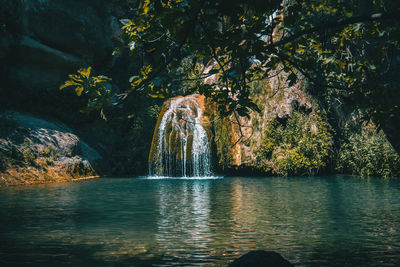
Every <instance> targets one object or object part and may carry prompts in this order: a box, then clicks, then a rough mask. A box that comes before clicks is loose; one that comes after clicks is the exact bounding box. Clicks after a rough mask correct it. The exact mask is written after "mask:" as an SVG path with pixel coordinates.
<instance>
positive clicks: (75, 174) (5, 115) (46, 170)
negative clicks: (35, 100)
mask: <svg viewBox="0 0 400 267" xmlns="http://www.w3.org/2000/svg"><path fill="white" fill-rule="evenodd" d="M101 160H102V157H101V155H100V154H99V153H98V152H97V151H96V150H94V149H93V148H91V147H90V146H89V145H88V144H86V143H85V142H84V141H82V140H81V139H80V138H79V137H78V136H77V135H76V134H75V133H74V132H73V131H72V130H71V129H69V128H68V127H67V126H65V125H64V124H62V123H60V122H54V121H49V120H46V119H43V118H39V117H35V116H32V115H28V114H23V113H19V112H14V111H4V112H2V113H0V185H1V184H3V185H4V184H5V185H14V184H26V183H28V184H29V183H43V182H54V181H69V180H72V179H76V178H82V177H87V176H95V175H97V172H96V169H97V165H98V164H99V163H100V161H101Z"/></svg>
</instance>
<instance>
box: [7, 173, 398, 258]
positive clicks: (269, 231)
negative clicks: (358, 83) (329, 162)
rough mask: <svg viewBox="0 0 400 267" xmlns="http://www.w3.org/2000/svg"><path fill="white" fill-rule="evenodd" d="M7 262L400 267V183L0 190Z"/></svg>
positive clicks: (244, 181)
mask: <svg viewBox="0 0 400 267" xmlns="http://www.w3.org/2000/svg"><path fill="white" fill-rule="evenodd" d="M0 203H1V209H0V240H1V241H2V242H1V243H0V265H12V264H34V265H43V264H51V265H55V264H67V263H68V264H78V265H93V264H95V265H110V264H122V265H124V264H127V265H134V266H141V265H142V266H149V265H154V266H165V265H176V264H178V265H179V264H181V265H184V266H188V265H191V266H204V265H224V264H226V263H227V262H229V261H231V260H232V259H234V258H236V257H238V256H239V255H241V254H244V253H246V252H248V251H250V250H255V249H266V250H275V251H277V252H279V253H280V254H282V255H283V256H284V257H285V258H287V259H288V260H290V261H291V262H293V263H294V264H296V265H307V266H310V265H311V266H313V265H316V266H320V265H323V266H327V265H328V266H329V265H330V266H354V265H361V266H396V265H399V264H400V181H396V180H378V179H370V180H361V179H358V178H351V177H323V178H316V177H314V178H246V177H242V178H223V179H176V178H175V179H152V180H149V179H118V178H112V179H111V178H110V179H98V180H92V181H86V182H81V183H76V184H58V185H39V186H31V187H16V188H2V189H0Z"/></svg>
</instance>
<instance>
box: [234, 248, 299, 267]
mask: <svg viewBox="0 0 400 267" xmlns="http://www.w3.org/2000/svg"><path fill="white" fill-rule="evenodd" d="M248 266H251V267H293V266H294V265H293V264H291V263H290V262H288V261H287V260H285V259H284V258H283V257H282V256H281V255H279V254H278V253H276V252H274V251H264V250H255V251H250V252H249V253H247V254H245V255H243V256H241V257H240V258H238V259H236V260H234V261H233V262H232V263H230V264H229V265H228V267H248Z"/></svg>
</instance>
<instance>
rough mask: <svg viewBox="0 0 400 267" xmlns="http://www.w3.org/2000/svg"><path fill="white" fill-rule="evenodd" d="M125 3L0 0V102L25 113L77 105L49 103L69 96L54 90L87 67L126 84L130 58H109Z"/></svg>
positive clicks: (131, 66)
mask: <svg viewBox="0 0 400 267" xmlns="http://www.w3.org/2000/svg"><path fill="white" fill-rule="evenodd" d="M127 1H128V0H121V1H118V4H116V3H114V1H106V0H69V1H63V0H51V1H50V0H30V1H24V0H0V79H1V81H2V82H1V85H0V104H1V105H2V106H3V107H7V108H9V109H15V108H18V109H22V110H24V111H28V112H29V111H31V110H34V111H35V112H48V110H49V109H51V111H53V110H55V109H58V110H60V109H61V107H62V108H63V109H64V110H63V111H65V110H73V109H74V108H75V109H79V107H78V108H76V106H77V105H78V104H79V103H73V102H74V101H75V102H79V100H77V99H71V98H70V99H68V103H69V104H70V105H69V106H67V105H63V104H62V103H60V106H59V107H55V108H54V107H52V105H53V104H54V102H55V101H60V99H62V98H63V97H64V100H65V99H66V98H65V96H66V95H67V96H70V95H69V94H68V93H64V92H60V90H58V88H59V86H60V85H61V84H62V82H63V81H65V80H66V79H67V78H68V74H71V73H75V72H76V70H77V69H79V68H82V67H87V66H92V67H93V69H94V70H95V71H96V73H98V74H105V75H108V76H112V77H113V78H114V79H113V86H114V87H115V88H119V87H120V86H126V85H128V77H129V75H130V74H131V73H130V70H131V69H132V68H135V66H134V62H126V60H125V58H124V57H126V55H124V54H121V55H119V56H114V57H113V56H112V52H113V49H114V47H115V45H116V44H120V42H121V39H120V37H119V34H120V33H121V25H120V22H119V19H120V18H124V17H125V16H126V11H127V10H129V9H128V8H126V7H125V6H124V3H125V2H127ZM128 2H129V1H128ZM122 68H123V70H124V71H120V70H121V69H122ZM120 73H124V75H123V74H120ZM70 94H71V95H73V93H72V92H71V93H70ZM6 99H7V100H9V101H5V100H6ZM60 102H61V101H60ZM21 103H29V108H28V107H27V105H21ZM37 103H41V104H42V105H38V106H35V105H36V104H37ZM74 105H75V106H74ZM43 106H44V107H43ZM71 106H72V107H71ZM44 109H47V110H45V111H43V110H44ZM63 111H60V114H61V115H62V113H63ZM63 120H68V118H67V117H66V118H63Z"/></svg>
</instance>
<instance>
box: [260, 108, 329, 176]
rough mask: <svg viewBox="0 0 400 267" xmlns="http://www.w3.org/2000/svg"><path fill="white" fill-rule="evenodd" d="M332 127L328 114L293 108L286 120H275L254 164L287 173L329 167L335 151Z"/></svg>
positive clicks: (266, 170) (298, 172) (301, 172)
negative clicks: (307, 112)
mask: <svg viewBox="0 0 400 267" xmlns="http://www.w3.org/2000/svg"><path fill="white" fill-rule="evenodd" d="M331 132H332V130H331V127H330V125H329V124H328V123H327V121H326V114H325V112H322V111H317V112H315V113H312V114H310V115H307V114H305V113H303V112H300V111H293V113H292V115H291V116H290V117H288V118H287V120H286V121H280V120H278V119H275V120H272V121H271V122H270V123H269V124H268V126H267V128H266V130H265V132H264V138H263V140H262V143H261V146H260V147H259V148H258V149H257V151H256V161H255V163H254V166H255V167H256V168H258V169H260V170H262V171H264V172H272V174H279V175H284V176H290V175H315V174H317V173H320V171H321V170H322V169H324V168H325V167H327V164H328V162H329V160H330V156H331V154H332V153H331V151H332V146H333V142H332V133H331Z"/></svg>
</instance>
